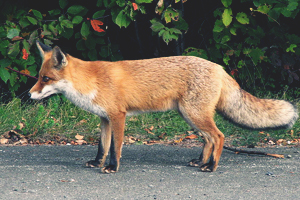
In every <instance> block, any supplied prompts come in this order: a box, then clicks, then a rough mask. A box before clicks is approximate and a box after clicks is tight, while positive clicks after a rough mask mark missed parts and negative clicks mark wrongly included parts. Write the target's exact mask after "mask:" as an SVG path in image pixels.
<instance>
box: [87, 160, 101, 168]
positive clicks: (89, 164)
mask: <svg viewBox="0 0 300 200" xmlns="http://www.w3.org/2000/svg"><path fill="white" fill-rule="evenodd" d="M85 166H86V167H90V168H95V167H102V166H101V164H100V162H99V161H96V160H90V161H88V162H86V163H85Z"/></svg>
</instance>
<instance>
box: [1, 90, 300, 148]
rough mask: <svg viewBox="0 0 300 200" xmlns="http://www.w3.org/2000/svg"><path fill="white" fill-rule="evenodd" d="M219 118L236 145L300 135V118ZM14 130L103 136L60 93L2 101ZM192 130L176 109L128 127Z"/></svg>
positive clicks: (62, 136)
mask: <svg viewBox="0 0 300 200" xmlns="http://www.w3.org/2000/svg"><path fill="white" fill-rule="evenodd" d="M215 122H216V124H217V127H218V128H219V129H220V131H221V132H223V133H224V135H225V137H226V141H227V144H228V143H229V144H231V145H234V146H249V145H253V146H255V145H257V144H258V143H267V142H268V141H269V140H272V141H277V140H278V139H286V140H293V139H295V138H297V139H298V138H299V137H300V136H299V133H300V122H299V120H298V121H297V122H296V124H295V125H294V127H293V129H292V131H291V130H268V131H257V130H248V129H244V128H241V127H238V126H236V125H234V124H232V123H230V122H229V121H227V120H226V119H224V118H223V117H222V116H220V115H219V114H216V116H215ZM10 130H18V131H19V132H20V133H21V134H22V135H24V136H27V137H30V138H33V139H40V140H44V141H45V140H64V141H71V140H75V135H77V134H79V135H83V136H84V139H85V140H86V141H87V142H88V143H93V142H96V141H97V139H98V137H99V132H100V119H99V117H98V116H96V115H93V114H91V113H89V112H86V111H84V110H82V109H80V108H78V107H76V106H75V105H73V104H72V103H71V102H69V101H68V100H66V99H65V98H64V97H60V96H59V95H56V96H53V97H51V98H50V99H48V100H47V101H44V102H34V103H29V102H27V103H22V102H21V100H20V99H14V100H12V101H11V102H9V103H6V104H4V103H2V104H0V136H1V135H2V134H4V133H6V132H8V131H10ZM192 131H193V129H192V128H191V127H190V126H188V125H187V123H186V122H185V121H184V120H183V119H182V118H181V117H180V116H179V114H178V113H177V112H176V111H168V112H161V113H144V114H141V115H136V116H129V117H127V120H126V127H125V135H127V136H132V137H134V138H136V139H138V140H140V141H147V140H148V141H149V140H166V141H168V140H172V139H174V138H176V137H181V138H184V137H185V135H188V134H190V133H191V132H192Z"/></svg>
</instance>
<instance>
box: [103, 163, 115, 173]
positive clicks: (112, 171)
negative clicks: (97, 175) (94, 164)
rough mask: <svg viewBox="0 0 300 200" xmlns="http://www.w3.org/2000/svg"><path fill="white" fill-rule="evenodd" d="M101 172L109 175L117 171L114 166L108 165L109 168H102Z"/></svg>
mask: <svg viewBox="0 0 300 200" xmlns="http://www.w3.org/2000/svg"><path fill="white" fill-rule="evenodd" d="M101 171H102V173H105V174H110V173H116V172H117V169H116V166H113V165H109V166H106V167H103V168H102V170H101Z"/></svg>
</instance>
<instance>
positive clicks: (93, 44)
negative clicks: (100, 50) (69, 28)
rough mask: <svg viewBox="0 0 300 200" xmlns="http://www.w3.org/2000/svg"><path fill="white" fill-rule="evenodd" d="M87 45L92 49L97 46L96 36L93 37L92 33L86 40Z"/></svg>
mask: <svg viewBox="0 0 300 200" xmlns="http://www.w3.org/2000/svg"><path fill="white" fill-rule="evenodd" d="M85 46H86V47H87V48H88V49H90V50H92V49H95V47H96V41H95V39H94V37H92V36H91V35H89V36H88V37H87V40H85Z"/></svg>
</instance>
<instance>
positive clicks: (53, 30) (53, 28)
mask: <svg viewBox="0 0 300 200" xmlns="http://www.w3.org/2000/svg"><path fill="white" fill-rule="evenodd" d="M48 29H49V30H50V31H51V32H52V33H53V34H54V35H55V36H57V34H58V32H57V29H56V28H55V27H54V26H53V25H51V24H49V26H48Z"/></svg>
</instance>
